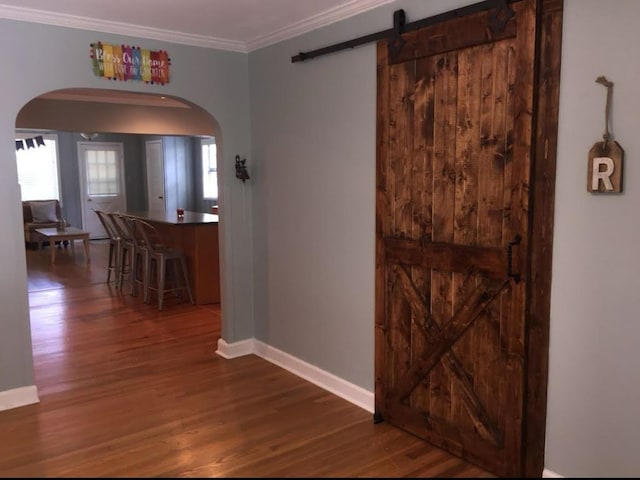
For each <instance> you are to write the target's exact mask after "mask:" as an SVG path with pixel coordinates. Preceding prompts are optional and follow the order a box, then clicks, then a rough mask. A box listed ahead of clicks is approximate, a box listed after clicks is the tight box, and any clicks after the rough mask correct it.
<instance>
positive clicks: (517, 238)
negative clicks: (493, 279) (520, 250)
mask: <svg viewBox="0 0 640 480" xmlns="http://www.w3.org/2000/svg"><path fill="white" fill-rule="evenodd" d="M521 241H522V237H521V236H520V235H516V236H515V237H514V239H513V240H512V241H510V242H509V245H507V276H508V277H511V278H513V280H514V281H515V282H516V283H520V274H519V273H513V247H514V246H516V245H520V242H521Z"/></svg>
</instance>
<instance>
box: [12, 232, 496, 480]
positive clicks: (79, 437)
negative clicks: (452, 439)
mask: <svg viewBox="0 0 640 480" xmlns="http://www.w3.org/2000/svg"><path fill="white" fill-rule="evenodd" d="M107 247H108V246H107V244H106V243H101V242H93V241H92V246H91V254H92V260H91V263H90V264H89V265H87V264H86V263H85V262H84V257H83V255H82V249H76V254H75V256H72V255H71V254H70V251H66V252H65V251H64V250H62V251H60V252H59V254H58V255H57V256H56V259H57V263H56V265H53V266H52V265H50V264H49V263H48V260H49V256H48V255H47V254H48V252H46V251H45V252H35V251H28V253H27V256H28V271H29V291H30V292H29V298H30V307H31V328H32V341H33V355H34V364H35V367H34V368H35V383H36V385H37V387H38V393H39V396H40V403H39V404H35V405H28V406H24V407H20V408H15V409H12V410H7V411H3V412H0V476H2V477H491V476H492V475H490V474H488V473H487V472H484V471H482V470H480V469H479V468H477V467H475V466H473V465H470V464H468V463H465V462H463V461H462V460H460V459H458V458H456V457H453V456H451V455H449V454H447V453H445V452H443V451H442V450H440V449H438V448H435V447H433V446H431V445H429V444H428V443H425V442H424V441H422V440H420V439H418V438H416V437H414V436H412V435H410V434H408V433H406V432H403V431H401V430H399V429H397V428H394V427H392V426H390V425H388V424H386V423H381V424H377V425H375V424H374V423H373V421H372V415H371V414H370V413H369V412H366V411H365V410H362V409H361V408H359V407H357V406H355V405H353V404H351V403H349V402H347V401H345V400H343V399H341V398H339V397H337V396H335V395H333V394H331V393H329V392H327V391H325V390H323V389H321V388H319V387H317V386H315V385H313V384H311V383H309V382H306V381H305V380H303V379H301V378H299V377H297V376H295V375H293V374H291V373H289V372H288V371H286V370H283V369H281V368H279V367H277V366H275V365H273V364H271V363H269V362H267V361H265V360H263V359H261V358H259V357H256V356H254V355H249V356H245V357H241V358H237V359H233V360H225V359H223V358H221V357H218V356H217V355H216V354H215V349H216V344H217V340H218V338H219V337H220V310H219V308H218V307H217V306H215V305H211V306H198V305H191V304H188V303H182V302H181V301H179V299H176V300H175V301H172V302H168V303H167V306H166V307H165V308H164V309H163V311H162V312H159V311H158V310H157V307H156V304H155V303H152V304H150V305H145V304H144V303H143V302H142V300H141V298H138V297H131V296H130V295H128V294H123V293H121V292H120V291H118V290H116V289H115V288H114V287H113V286H110V285H107V284H106V283H105V279H106V252H107Z"/></svg>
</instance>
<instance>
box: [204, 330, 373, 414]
mask: <svg viewBox="0 0 640 480" xmlns="http://www.w3.org/2000/svg"><path fill="white" fill-rule="evenodd" d="M216 353H217V354H218V355H220V356H221V357H223V358H227V359H229V358H235V357H241V356H243V355H250V354H254V355H258V356H259V357H262V358H264V359H265V360H267V361H269V362H271V363H273V364H275V365H278V366H279V367H281V368H284V369H285V370H288V371H290V372H291V373H293V374H294V375H297V376H299V377H301V378H304V379H305V380H307V381H309V382H311V383H313V384H315V385H317V386H319V387H321V388H324V389H325V390H327V391H329V392H331V393H333V394H335V395H338V396H339V397H341V398H344V399H345V400H347V401H349V402H351V403H353V404H354V405H357V406H358V407H360V408H363V409H364V410H367V411H368V412H371V413H373V411H374V403H375V397H374V394H373V392H370V391H368V390H365V389H364V388H362V387H359V386H357V385H354V384H353V383H350V382H347V381H346V380H344V379H342V378H340V377H337V376H336V375H334V374H332V373H329V372H327V371H325V370H322V369H320V368H318V367H316V366H315V365H311V364H310V363H307V362H305V361H303V360H300V359H299V358H296V357H294V356H293V355H289V354H288V353H285V352H283V351H282V350H278V349H277V348H274V347H272V346H270V345H267V344H266V343H263V342H261V341H259V340H256V339H255V338H252V339H249V340H242V341H240V342H234V343H231V344H230V343H227V342H225V341H224V340H223V339H220V340H218V350H216Z"/></svg>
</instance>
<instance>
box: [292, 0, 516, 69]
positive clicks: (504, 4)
mask: <svg viewBox="0 0 640 480" xmlns="http://www.w3.org/2000/svg"><path fill="white" fill-rule="evenodd" d="M517 1H521V0H485V1H484V2H479V3H474V4H472V5H468V6H466V7H462V8H458V9H455V10H451V11H449V12H445V13H441V14H438V15H434V16H432V17H427V18H423V19H422V20H417V21H415V22H411V23H405V13H404V10H396V11H395V12H393V27H392V28H389V29H387V30H382V31H381V32H376V33H370V34H369V35H364V36H362V37H358V38H354V39H353V40H347V41H346V42H341V43H336V44H334V45H330V46H328V47H323V48H318V49H316V50H311V51H309V52H300V53H298V55H295V56H293V57H291V63H296V62H304V61H305V60H310V59H312V58H315V57H319V56H321V55H327V54H329V53H334V52H339V51H340V50H346V49H347V48H355V47H358V46H360V45H364V44H366V43H371V42H377V41H378V40H384V39H385V38H388V39H389V40H390V42H389V43H390V45H389V48H390V49H391V54H392V56H393V53H394V52H396V53H397V52H399V51H400V49H401V48H402V46H403V45H404V40H402V37H401V35H402V34H403V33H407V32H411V31H413V30H418V29H420V28H424V27H427V26H430V25H435V24H438V23H442V22H445V21H447V20H451V19H454V18H461V17H466V16H467V15H472V14H474V13H478V12H484V11H486V10H491V9H493V10H494V11H493V12H492V13H491V15H490V16H489V25H488V27H489V28H491V30H492V31H494V32H502V31H503V30H504V27H505V25H506V24H507V22H508V21H509V20H510V19H511V17H513V16H514V15H515V12H514V11H513V10H512V9H511V7H509V4H511V3H514V2H517Z"/></svg>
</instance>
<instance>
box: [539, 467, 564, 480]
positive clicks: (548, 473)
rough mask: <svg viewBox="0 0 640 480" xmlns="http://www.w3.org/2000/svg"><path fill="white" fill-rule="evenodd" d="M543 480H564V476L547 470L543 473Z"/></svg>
mask: <svg viewBox="0 0 640 480" xmlns="http://www.w3.org/2000/svg"><path fill="white" fill-rule="evenodd" d="M542 478H564V476H562V475H560V474H559V473H556V472H552V471H551V470H548V469H546V468H545V469H544V470H543V471H542Z"/></svg>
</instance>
